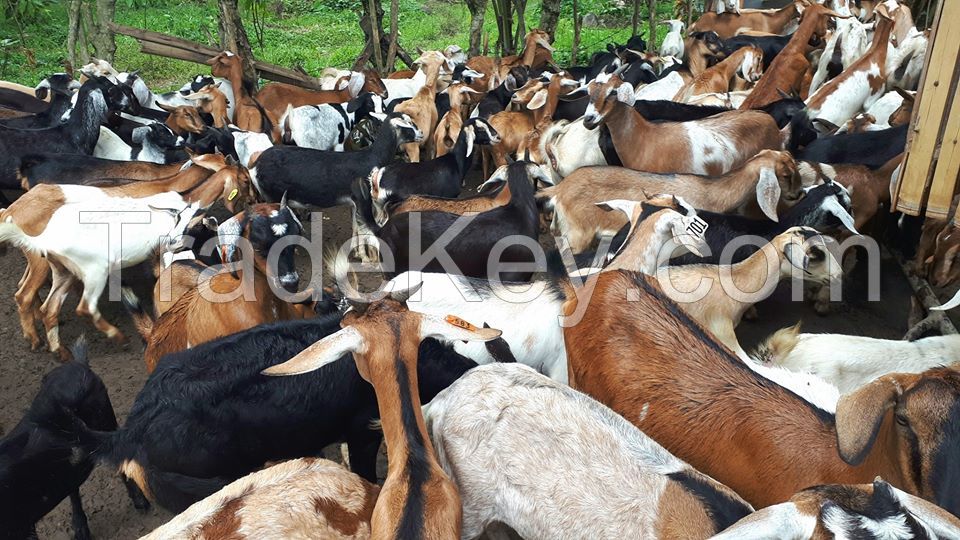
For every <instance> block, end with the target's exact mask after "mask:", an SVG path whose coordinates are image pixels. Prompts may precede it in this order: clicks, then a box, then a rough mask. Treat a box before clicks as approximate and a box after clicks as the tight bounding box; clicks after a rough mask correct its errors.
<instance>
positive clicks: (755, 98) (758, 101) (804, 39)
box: [740, 4, 840, 109]
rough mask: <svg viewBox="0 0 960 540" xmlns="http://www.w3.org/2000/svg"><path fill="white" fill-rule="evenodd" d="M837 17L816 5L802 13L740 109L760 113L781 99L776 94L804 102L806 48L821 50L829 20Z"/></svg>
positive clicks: (809, 75)
mask: <svg viewBox="0 0 960 540" xmlns="http://www.w3.org/2000/svg"><path fill="white" fill-rule="evenodd" d="M839 16H840V15H839V14H837V13H836V12H834V11H831V10H829V9H827V8H825V7H823V6H822V5H820V4H814V5H812V6H810V7H808V8H806V9H804V11H803V15H802V16H801V17H800V27H799V28H797V31H796V32H794V33H793V37H792V38H790V41H789V42H788V43H787V46H786V47H784V48H783V50H782V51H780V54H778V55H777V57H776V58H774V59H773V61H772V62H770V66H769V67H768V68H767V71H766V73H764V74H763V77H761V78H760V81H759V82H757V85H756V86H754V87H753V91H752V92H750V95H749V96H747V99H746V100H745V101H744V102H743V104H742V105H740V108H741V109H761V108H763V107H766V106H767V105H769V104H771V103H773V102H774V101H778V100H779V99H781V94H780V92H786V93H788V94H789V93H793V92H796V93H797V94H798V95H799V96H800V97H801V98H803V99H806V97H807V91H808V90H809V88H810V82H811V81H812V80H813V67H812V66H811V65H810V61H809V60H808V59H807V52H808V51H809V46H810V44H811V43H816V44H818V45H820V46H822V44H823V37H824V36H825V35H826V34H827V23H828V22H829V20H830V17H839Z"/></svg>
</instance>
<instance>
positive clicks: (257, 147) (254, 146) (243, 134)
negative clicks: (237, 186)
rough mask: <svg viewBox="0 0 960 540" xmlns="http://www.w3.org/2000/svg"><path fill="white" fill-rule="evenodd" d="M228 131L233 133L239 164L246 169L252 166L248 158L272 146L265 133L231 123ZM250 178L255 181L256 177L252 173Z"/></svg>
mask: <svg viewBox="0 0 960 540" xmlns="http://www.w3.org/2000/svg"><path fill="white" fill-rule="evenodd" d="M230 132H231V133H232V134H233V147H234V149H236V151H237V157H238V158H239V161H240V164H241V165H243V166H244V167H246V168H248V169H249V168H251V167H252V166H253V164H252V163H250V160H251V159H252V158H253V156H254V154H257V153H259V152H263V151H264V150H266V149H267V148H270V147H271V146H273V142H272V141H271V140H270V135H268V134H266V133H254V132H252V131H244V130H242V129H240V128H238V127H237V126H234V125H232V124H231V125H230ZM251 178H253V179H254V182H256V178H255V177H253V175H251ZM258 189H259V188H258Z"/></svg>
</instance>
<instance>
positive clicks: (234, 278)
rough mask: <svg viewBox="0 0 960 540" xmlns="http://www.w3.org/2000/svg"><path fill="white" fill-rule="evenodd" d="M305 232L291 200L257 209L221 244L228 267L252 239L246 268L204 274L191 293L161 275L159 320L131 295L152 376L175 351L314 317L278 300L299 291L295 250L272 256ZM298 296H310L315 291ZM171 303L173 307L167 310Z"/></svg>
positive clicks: (233, 223) (229, 227)
mask: <svg viewBox="0 0 960 540" xmlns="http://www.w3.org/2000/svg"><path fill="white" fill-rule="evenodd" d="M233 230H235V231H236V233H233V232H232V231H233ZM302 233H303V229H302V227H301V226H300V222H299V221H298V220H297V218H296V216H295V215H294V214H293V211H292V210H291V209H290V208H289V207H288V206H287V205H286V201H283V202H281V203H280V204H276V203H274V204H259V205H254V206H252V207H249V208H247V210H246V211H245V212H243V214H239V215H237V216H235V217H234V218H232V219H231V220H228V221H226V222H224V223H223V224H221V225H220V231H219V234H222V235H224V236H229V238H227V239H225V245H223V246H221V249H222V250H223V252H224V256H223V260H224V262H225V263H230V262H232V253H233V251H235V250H236V249H237V248H236V242H237V240H238V237H239V236H241V235H242V236H243V238H244V239H248V241H249V245H250V246H251V248H252V250H250V251H249V252H247V253H244V257H245V258H248V257H249V258H252V259H253V260H252V261H251V260H248V261H245V262H246V264H245V265H243V266H241V267H240V268H241V270H236V271H232V272H223V271H221V272H218V273H215V274H214V275H212V276H211V275H208V274H209V273H208V272H207V271H206V270H204V271H202V272H201V273H200V279H198V280H194V281H193V283H192V284H191V285H192V287H191V288H190V289H189V290H186V291H184V290H182V284H180V286H178V287H172V286H171V285H172V283H171V282H172V279H171V276H170V275H169V274H163V273H161V275H160V276H159V279H158V281H157V284H156V286H155V288H154V297H155V298H158V297H159V299H160V301H161V302H160V303H159V306H160V308H161V309H164V308H165V311H164V313H163V314H162V315H160V317H159V318H158V319H156V320H153V318H152V317H151V316H150V315H149V314H147V313H146V311H145V310H144V309H143V308H142V307H141V306H140V302H139V300H137V299H136V297H135V296H133V295H132V294H130V292H129V291H128V292H127V293H126V294H124V296H123V300H124V305H125V306H126V307H127V309H128V311H130V313H131V314H132V315H133V318H134V322H135V323H136V327H137V331H138V332H139V333H140V335H141V336H142V337H143V340H144V341H145V342H146V343H147V348H146V351H145V352H144V355H143V359H144V363H145V364H146V366H147V372H148V373H152V372H153V371H154V369H155V368H156V365H157V362H158V361H159V360H160V358H161V357H162V356H164V355H166V354H169V353H171V352H175V351H181V350H183V349H188V348H190V347H193V346H196V345H199V344H201V343H206V342H208V341H211V340H214V339H216V338H219V337H222V336H226V335H229V334H234V333H236V332H239V331H241V330H246V329H247V328H252V327H254V326H256V325H258V324H263V323H267V322H276V321H280V320H289V319H298V318H304V317H305V316H312V315H313V313H312V311H311V310H306V309H303V308H304V306H301V305H300V302H296V303H291V302H289V300H291V298H289V297H286V295H285V297H284V298H281V297H278V296H277V295H278V293H282V291H285V292H287V293H295V292H296V290H297V286H298V284H299V282H300V276H299V275H298V274H297V270H296V266H295V263H294V250H293V247H292V246H291V247H287V248H286V249H284V250H283V251H281V252H280V253H278V254H277V255H273V254H271V253H270V251H271V249H272V248H273V247H274V244H276V243H277V242H279V241H281V240H282V239H283V238H285V237H287V236H297V235H301V234H302ZM269 257H277V258H276V262H273V263H272V264H271V263H269V262H268V261H269ZM293 296H294V297H295V298H296V297H300V296H305V297H306V298H309V297H310V293H309V292H306V294H303V295H293ZM174 297H177V298H176V299H174ZM169 302H172V305H169V307H167V306H164V304H165V303H169Z"/></svg>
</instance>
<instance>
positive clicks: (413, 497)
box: [263, 289, 500, 539]
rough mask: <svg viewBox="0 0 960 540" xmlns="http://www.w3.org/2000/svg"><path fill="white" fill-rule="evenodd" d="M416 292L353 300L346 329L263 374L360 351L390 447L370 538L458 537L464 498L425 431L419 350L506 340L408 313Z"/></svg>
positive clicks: (451, 319) (297, 370)
mask: <svg viewBox="0 0 960 540" xmlns="http://www.w3.org/2000/svg"><path fill="white" fill-rule="evenodd" d="M415 292H416V290H415V289H407V290H403V291H393V292H391V293H390V294H389V296H388V297H387V298H384V299H383V300H379V301H376V302H374V303H372V304H370V305H366V304H361V303H358V302H355V301H353V300H351V304H352V305H353V307H354V310H353V311H348V312H347V314H346V315H345V316H344V319H343V321H342V322H341V327H342V328H343V329H342V330H340V331H339V332H337V333H335V334H333V335H330V336H328V337H326V338H324V339H322V340H320V341H318V342H317V343H315V344H313V345H311V346H310V347H308V348H307V349H306V350H304V351H303V352H301V353H300V354H298V355H297V356H295V357H293V358H291V359H290V360H287V361H286V362H284V363H283V364H279V365H276V366H272V367H269V368H267V369H265V370H264V371H263V373H264V374H265V375H297V374H301V373H306V372H309V371H313V370H316V369H319V368H321V367H323V366H324V365H326V364H329V363H331V362H336V361H337V360H339V359H340V357H341V356H342V355H344V354H347V353H353V357H354V361H355V362H356V365H357V369H358V370H359V371H360V374H361V376H363V378H364V379H366V380H368V381H369V382H370V383H371V384H372V385H373V387H374V391H375V392H376V394H377V404H378V408H379V410H380V424H381V426H383V437H384V440H385V441H386V444H387V478H386V480H385V481H384V483H383V488H382V490H381V492H380V498H379V499H377V505H376V507H375V508H374V511H373V518H372V521H371V535H372V536H373V537H375V538H379V537H381V536H382V537H391V536H393V535H396V536H397V537H399V538H416V537H419V538H425V539H441V538H457V537H459V536H460V532H461V530H460V528H461V508H460V496H459V494H458V492H457V488H456V486H455V485H454V483H453V482H451V481H450V479H449V477H447V476H446V474H445V473H444V472H443V469H442V468H441V467H440V464H439V463H438V462H437V457H436V452H435V450H434V448H433V445H432V444H431V443H430V438H429V436H428V434H427V429H426V427H425V425H424V420H423V415H422V412H421V405H420V403H421V402H420V399H419V396H418V391H417V390H418V388H417V379H416V376H415V375H413V374H414V373H416V370H417V355H416V354H415V353H414V351H415V349H416V347H417V346H418V345H419V343H420V341H421V340H423V339H425V338H428V337H436V338H441V339H446V340H455V339H459V340H465V341H484V342H486V341H491V340H493V339H496V338H498V337H500V331H499V330H494V329H492V328H482V329H481V328H477V327H475V326H473V325H471V324H469V323H467V322H465V321H463V320H462V319H459V318H457V317H455V316H453V315H447V317H446V318H442V317H438V316H435V315H425V314H420V313H416V312H412V311H409V309H408V308H407V306H406V301H407V299H408V298H410V296H411V295H413V294H414V293H415Z"/></svg>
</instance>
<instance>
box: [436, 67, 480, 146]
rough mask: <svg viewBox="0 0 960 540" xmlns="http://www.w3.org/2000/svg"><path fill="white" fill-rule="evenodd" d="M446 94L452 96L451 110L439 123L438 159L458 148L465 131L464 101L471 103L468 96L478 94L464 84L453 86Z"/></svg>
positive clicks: (437, 135)
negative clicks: (459, 140) (455, 147)
mask: <svg viewBox="0 0 960 540" xmlns="http://www.w3.org/2000/svg"><path fill="white" fill-rule="evenodd" d="M444 92H446V93H447V95H448V96H450V110H449V111H447V112H446V113H445V114H444V115H443V117H442V118H441V119H440V121H439V122H437V130H436V134H435V135H434V143H433V144H434V148H435V149H436V155H437V157H440V156H444V155H446V154H447V153H449V152H450V151H451V150H453V147H454V146H456V144H457V137H459V136H460V130H461V129H463V117H464V114H463V113H464V100H465V99H466V101H467V102H469V95H468V94H476V93H477V92H476V91H475V90H473V89H472V88H470V87H469V86H467V85H466V84H464V83H455V84H451V85H450V86H448V87H447V89H446V90H444Z"/></svg>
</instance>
